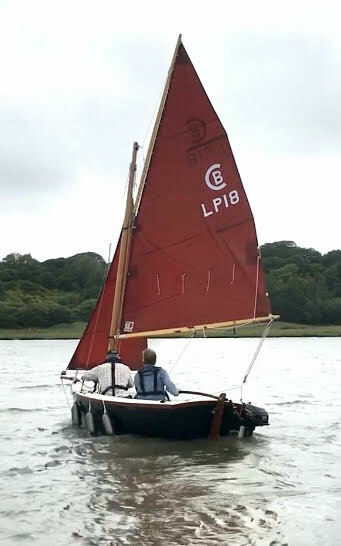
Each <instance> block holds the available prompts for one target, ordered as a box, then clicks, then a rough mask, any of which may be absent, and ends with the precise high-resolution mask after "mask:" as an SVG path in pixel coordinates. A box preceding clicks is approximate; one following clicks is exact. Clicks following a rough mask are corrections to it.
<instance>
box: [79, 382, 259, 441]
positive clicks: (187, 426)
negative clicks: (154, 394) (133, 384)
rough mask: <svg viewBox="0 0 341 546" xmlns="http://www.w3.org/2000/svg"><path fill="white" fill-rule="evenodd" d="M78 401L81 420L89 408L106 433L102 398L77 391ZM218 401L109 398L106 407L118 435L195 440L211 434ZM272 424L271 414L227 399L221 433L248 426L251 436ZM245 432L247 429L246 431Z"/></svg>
mask: <svg viewBox="0 0 341 546" xmlns="http://www.w3.org/2000/svg"><path fill="white" fill-rule="evenodd" d="M75 401H76V404H77V407H78V408H79V416H80V419H79V422H81V420H82V419H81V417H82V414H83V415H85V414H86V413H87V412H88V411H89V402H90V405H91V414H92V417H93V423H94V431H95V434H104V433H105V431H104V428H103V423H102V416H103V411H104V406H103V399H102V398H101V397H93V396H87V395H85V394H80V393H77V394H76V395H75ZM216 406H217V402H216V401H215V400H194V401H187V402H182V403H167V402H166V403H160V402H155V403H148V404H147V403H145V404H143V403H141V402H140V401H139V403H138V402H135V401H134V400H130V401H127V402H125V401H124V399H122V398H121V399H120V398H112V399H110V400H108V397H106V399H105V407H106V412H107V414H108V416H109V417H110V421H111V424H112V426H113V429H114V433H115V434H137V435H141V436H150V437H151V436H154V437H159V438H173V439H186V440H189V439H194V438H207V437H208V436H209V435H210V431H211V426H212V419H213V416H214V413H215V410H216ZM267 424H268V414H267V413H266V411H265V410H263V409H261V408H256V407H255V406H250V405H249V404H247V405H240V404H232V403H231V402H225V404H224V408H223V414H222V419H221V424H220V427H219V435H221V436H228V435H230V434H237V433H238V431H239V430H240V427H241V426H243V427H245V436H250V435H251V434H252V433H253V431H254V429H255V427H256V426H263V425H267ZM243 432H244V431H243Z"/></svg>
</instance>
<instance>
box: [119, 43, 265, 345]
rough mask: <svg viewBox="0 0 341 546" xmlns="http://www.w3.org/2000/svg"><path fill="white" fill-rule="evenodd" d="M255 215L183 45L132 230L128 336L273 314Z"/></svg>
mask: <svg viewBox="0 0 341 546" xmlns="http://www.w3.org/2000/svg"><path fill="white" fill-rule="evenodd" d="M269 312H270V307H269V301H268V298H267V295H266V292H265V284H264V278H263V273H262V269H261V266H260V259H259V253H258V243H257V236H256V231H255V226H254V221H253V216H252V212H251V209H250V206H249V203H248V201H247V197H246V194H245V191H244V188H243V185H242V182H241V179H240V176H239V173H238V170H237V166H236V163H235V161H234V158H233V154H232V151H231V147H230V144H229V141H228V138H227V135H226V132H225V130H224V128H223V126H222V124H221V122H220V120H219V118H218V116H217V114H216V113H215V111H214V109H213V107H212V105H211V103H210V101H209V99H208V97H207V95H206V93H205V90H204V88H203V86H202V84H201V82H200V80H199V78H198V76H197V74H196V72H195V69H194V67H193V65H192V63H191V61H190V59H189V57H188V55H187V53H186V50H185V48H184V47H183V45H182V44H180V46H179V48H178V51H177V56H176V60H175V65H174V68H173V72H172V76H171V80H170V87H169V91H168V95H167V99H166V103H165V107H164V110H163V113H162V117H161V121H160V125H159V128H158V133H157V137H156V141H155V145H154V149H153V154H152V157H151V162H150V166H149V170H148V174H147V178H146V181H145V186H144V189H143V193H142V198H141V202H140V205H139V211H138V215H137V218H136V221H135V229H134V232H133V238H132V245H131V255H130V261H129V270H128V279H127V285H126V293H125V299H124V307H123V315H122V323H121V331H122V333H124V332H127V333H133V334H134V333H138V332H148V331H157V330H163V329H176V328H180V327H193V326H195V325H206V324H214V323H225V322H229V321H235V320H244V319H245V320H248V319H253V318H256V317H264V316H267V315H268V314H269Z"/></svg>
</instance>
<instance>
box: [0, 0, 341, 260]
mask: <svg viewBox="0 0 341 546" xmlns="http://www.w3.org/2000/svg"><path fill="white" fill-rule="evenodd" d="M120 4H121V3H118V2H112V1H100V2H95V1H84V0H83V1H78V0H74V1H64V0H60V1H59V2H52V1H49V0H31V1H30V2H26V1H24V0H22V1H17V0H11V1H10V2H5V1H2V2H1V1H0V67H1V73H0V77H1V82H0V83H1V85H0V191H1V194H0V195H1V201H0V232H1V238H0V258H2V257H3V256H5V255H6V254H8V253H9V252H14V251H16V252H20V253H24V252H31V254H32V255H33V256H34V257H35V258H37V259H40V260H42V259H47V258H50V257H58V256H69V255H72V254H75V253H77V252H83V251H88V250H89V251H95V252H99V253H100V254H102V255H104V256H106V255H107V251H108V245H109V242H110V241H116V239H117V236H118V231H119V227H120V222H121V219H122V208H123V202H124V199H123V195H124V188H125V184H126V179H127V172H128V165H129V160H130V154H131V146H132V142H133V141H134V140H138V141H139V142H140V143H142V144H144V146H145V149H146V147H147V142H146V141H145V139H146V135H147V134H148V131H149V130H150V127H151V121H152V117H153V114H154V113H155V110H156V107H157V104H158V100H159V98H160V94H161V92H162V88H163V85H164V81H165V77H166V74H167V70H168V66H169V63H170V59H171V56H172V53H173V49H174V46H175V42H176V38H177V34H178V33H179V32H182V34H183V41H184V44H185V47H186V49H187V51H188V53H189V55H190V57H191V58H192V61H193V63H194V65H195V67H196V69H197V71H198V73H199V76H200V78H201V80H202V82H203V84H204V86H205V88H206V91H207V93H208V95H209V97H210V99H211V101H212V103H213V105H214V107H215V109H216V111H217V113H218V115H219V116H220V118H221V120H222V122H223V124H224V126H225V128H226V130H227V133H228V135H229V138H230V141H231V145H232V148H233V151H234V154H235V158H236V161H237V165H238V168H239V170H240V173H241V176H242V179H243V183H244V186H245V189H246V192H247V194H248V197H249V201H250V203H251V207H252V209H253V212H254V216H255V220H256V226H257V232H258V238H259V242H260V243H261V244H263V243H265V242H270V241H274V240H280V239H291V240H294V241H296V242H297V244H299V245H302V246H309V247H314V248H316V249H317V250H320V251H322V252H327V251H328V250H332V249H335V248H340V247H341V243H340V235H339V233H340V227H341V222H340V220H339V216H340V213H339V201H340V197H341V191H340V172H341V159H340V152H339V150H340V141H341V102H340V92H341V70H340V68H341V66H340V65H341V37H340V32H339V20H340V13H339V9H338V7H337V5H338V4H337V3H333V2H328V1H327V2H324V3H323V5H322V4H320V3H314V2H306V1H302V2H299V3H298V2H292V3H291V2H286V3H285V5H284V3H283V5H282V6H283V7H281V5H280V4H279V3H274V2H270V1H269V2H261V1H260V2H257V3H254V2H242V3H238V5H237V6H236V3H235V2H230V1H222V2H217V1H215V0H213V1H211V2H210V3H209V4H207V3H202V4H200V3H198V2H194V1H188V2H186V3H185V2H183V1H182V2H180V1H178V0H176V1H174V2H172V3H168V4H166V3H164V4H163V3H162V5H161V3H160V2H152V1H148V0H147V1H145V2H143V3H141V2H130V3H129V4H128V3H127V4H126V5H125V6H123V7H122V6H121V5H120ZM141 162H142V157H141V158H140V165H141Z"/></svg>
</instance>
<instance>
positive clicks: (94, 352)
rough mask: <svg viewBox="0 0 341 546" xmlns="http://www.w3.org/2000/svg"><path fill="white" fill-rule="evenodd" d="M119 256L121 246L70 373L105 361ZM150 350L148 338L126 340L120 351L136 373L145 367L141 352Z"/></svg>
mask: <svg viewBox="0 0 341 546" xmlns="http://www.w3.org/2000/svg"><path fill="white" fill-rule="evenodd" d="M118 256H119V244H118V245H117V248H116V252H115V256H114V259H113V261H112V264H111V266H110V269H109V272H108V275H107V278H106V281H105V283H104V286H103V289H102V291H101V294H100V296H99V298H98V301H97V304H96V307H95V309H94V310H93V312H92V315H91V317H90V320H89V322H88V325H87V327H86V329H85V331H84V334H83V336H82V338H81V339H80V341H79V343H78V345H77V348H76V350H75V352H74V354H73V356H72V358H71V361H70V364H69V365H68V369H69V370H75V369H79V368H81V369H91V368H93V367H94V366H97V364H100V363H102V362H104V360H105V356H106V354H107V350H108V343H109V335H110V325H111V317H112V308H113V301H114V295H115V284H116V274H117V266H118ZM146 347H147V340H146V339H145V338H142V339H139V340H135V339H122V340H120V343H119V348H118V349H119V352H120V354H121V357H122V360H123V362H125V363H126V364H128V366H129V367H130V368H131V369H132V370H138V369H139V368H140V367H141V366H142V364H141V352H142V350H143V349H145V348H146Z"/></svg>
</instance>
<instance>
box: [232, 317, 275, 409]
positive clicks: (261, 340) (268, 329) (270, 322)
mask: <svg viewBox="0 0 341 546" xmlns="http://www.w3.org/2000/svg"><path fill="white" fill-rule="evenodd" d="M273 321H274V319H273V318H271V319H270V320H269V322H268V323H267V325H266V326H265V328H264V331H263V335H262V337H261V339H260V340H259V343H258V345H257V347H256V350H255V354H254V355H253V357H252V360H251V362H250V364H249V367H248V369H247V370H246V373H245V375H244V379H243V382H242V384H241V386H240V401H241V402H242V400H243V385H244V384H245V383H246V381H247V378H248V376H249V373H250V372H251V369H252V366H253V365H254V363H255V360H256V358H257V356H258V354H259V351H260V350H261V347H262V345H263V343H264V341H265V338H266V336H267V335H268V333H269V331H270V328H271V325H272V323H273Z"/></svg>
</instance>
